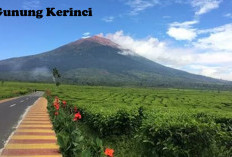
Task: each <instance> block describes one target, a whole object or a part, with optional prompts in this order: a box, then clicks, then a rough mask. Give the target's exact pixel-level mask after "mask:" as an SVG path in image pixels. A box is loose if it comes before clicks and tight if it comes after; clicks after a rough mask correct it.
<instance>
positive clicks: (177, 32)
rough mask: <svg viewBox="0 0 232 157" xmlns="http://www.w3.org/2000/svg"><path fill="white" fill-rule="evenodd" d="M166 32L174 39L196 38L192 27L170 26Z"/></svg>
mask: <svg viewBox="0 0 232 157" xmlns="http://www.w3.org/2000/svg"><path fill="white" fill-rule="evenodd" d="M167 34H168V35H169V36H171V37H173V38H175V39H176V40H193V39H194V38H196V32H195V30H194V29H186V28H175V27H171V28H169V30H168V32H167Z"/></svg>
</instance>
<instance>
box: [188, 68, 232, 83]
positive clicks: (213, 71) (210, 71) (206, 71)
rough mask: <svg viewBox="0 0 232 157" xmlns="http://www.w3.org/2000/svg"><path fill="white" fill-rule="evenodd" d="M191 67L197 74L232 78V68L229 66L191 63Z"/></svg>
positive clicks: (225, 78)
mask: <svg viewBox="0 0 232 157" xmlns="http://www.w3.org/2000/svg"><path fill="white" fill-rule="evenodd" d="M189 68H190V69H192V70H193V71H194V73H196V74H200V75H205V76H209V77H212V78H217V79H224V80H232V69H231V68H229V67H227V68H225V67H219V66H204V65H190V66H189Z"/></svg>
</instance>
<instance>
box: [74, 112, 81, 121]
mask: <svg viewBox="0 0 232 157" xmlns="http://www.w3.org/2000/svg"><path fill="white" fill-rule="evenodd" d="M79 119H81V114H80V112H78V113H76V114H75V116H74V118H73V121H77V120H79Z"/></svg>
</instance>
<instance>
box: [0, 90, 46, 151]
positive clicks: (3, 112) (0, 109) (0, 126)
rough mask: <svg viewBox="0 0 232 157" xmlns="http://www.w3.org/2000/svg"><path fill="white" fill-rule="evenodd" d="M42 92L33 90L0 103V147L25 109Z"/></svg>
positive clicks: (0, 147)
mask: <svg viewBox="0 0 232 157" xmlns="http://www.w3.org/2000/svg"><path fill="white" fill-rule="evenodd" d="M43 94H44V92H35V93H32V94H29V95H26V96H22V97H19V98H17V99H14V100H10V101H7V102H4V103H0V149H2V148H3V147H4V142H5V141H6V140H7V139H8V137H9V136H10V135H11V133H12V132H13V131H14V130H15V127H16V126H17V124H18V121H19V120H20V119H21V116H22V115H23V114H24V113H25V111H26V109H27V108H28V107H29V106H31V105H33V104H34V102H35V101H36V100H37V99H38V98H39V97H41V96H42V95H43Z"/></svg>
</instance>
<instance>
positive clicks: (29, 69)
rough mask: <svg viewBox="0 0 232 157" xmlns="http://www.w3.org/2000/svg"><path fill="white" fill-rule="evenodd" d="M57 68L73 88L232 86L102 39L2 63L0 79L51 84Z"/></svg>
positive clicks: (0, 65) (0, 62) (88, 39)
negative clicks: (140, 54)
mask: <svg viewBox="0 0 232 157" xmlns="http://www.w3.org/2000/svg"><path fill="white" fill-rule="evenodd" d="M54 67H56V68H57V69H58V70H59V71H60V73H61V75H62V82H64V83H72V84H89V85H114V86H121V85H128V86H157V87H188V88H199V87H215V86H226V85H232V83H231V82H229V81H224V80H218V79H213V78H209V77H205V76H200V75H194V74H190V73H187V72H184V71H180V70H176V69H173V68H169V67H166V66H163V65H161V64H158V63H155V62H153V61H151V60H148V59H146V58H144V57H142V56H139V55H138V54H136V53H134V52H132V51H130V50H127V49H123V48H121V47H120V45H117V44H116V43H113V42H112V41H110V40H109V39H105V38H103V37H99V36H93V37H90V38H86V39H81V40H77V41H75V42H72V43H69V44H67V45H64V46H61V47H59V48H57V49H54V50H52V51H49V52H45V53H41V54H38V55H32V56H26V57H19V58H12V59H7V60H2V61H0V79H4V80H17V81H39V82H52V81H53V79H52V74H51V69H53V68H54Z"/></svg>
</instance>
